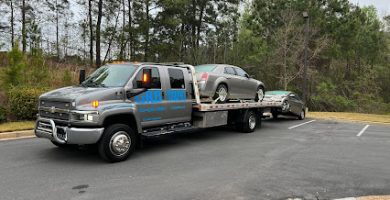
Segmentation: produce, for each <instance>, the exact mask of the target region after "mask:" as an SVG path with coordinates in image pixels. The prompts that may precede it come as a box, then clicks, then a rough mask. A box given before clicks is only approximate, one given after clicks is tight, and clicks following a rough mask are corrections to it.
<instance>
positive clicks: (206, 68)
mask: <svg viewBox="0 0 390 200" xmlns="http://www.w3.org/2000/svg"><path fill="white" fill-rule="evenodd" d="M214 69H215V65H198V66H195V72H212V71H213V70H214Z"/></svg>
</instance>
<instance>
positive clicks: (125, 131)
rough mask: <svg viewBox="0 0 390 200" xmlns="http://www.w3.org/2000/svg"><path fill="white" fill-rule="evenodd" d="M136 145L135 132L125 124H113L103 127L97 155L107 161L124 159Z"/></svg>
mask: <svg viewBox="0 0 390 200" xmlns="http://www.w3.org/2000/svg"><path fill="white" fill-rule="evenodd" d="M135 146H136V135H135V132H134V131H133V130H132V129H131V128H130V127H129V126H128V125H125V124H113V125H110V126H108V127H107V129H105V131H104V134H103V136H102V138H101V140H100V141H99V143H98V150H99V155H100V157H102V158H103V159H104V160H106V161H108V162H120V161H123V160H126V159H127V158H128V157H129V156H130V155H131V154H132V153H133V152H134V151H135Z"/></svg>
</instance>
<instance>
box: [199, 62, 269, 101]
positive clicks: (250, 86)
mask: <svg viewBox="0 0 390 200" xmlns="http://www.w3.org/2000/svg"><path fill="white" fill-rule="evenodd" d="M195 71H196V77H197V80H198V83H199V90H200V95H201V97H207V98H212V99H213V100H214V101H215V102H217V103H224V102H226V101H228V100H248V99H249V100H255V101H262V100H263V98H264V88H265V86H264V84H263V83H262V82H261V81H258V80H256V79H253V78H252V77H251V76H249V75H248V73H246V72H245V71H244V70H243V69H241V68H239V67H236V66H232V65H226V64H205V65H198V66H195Z"/></svg>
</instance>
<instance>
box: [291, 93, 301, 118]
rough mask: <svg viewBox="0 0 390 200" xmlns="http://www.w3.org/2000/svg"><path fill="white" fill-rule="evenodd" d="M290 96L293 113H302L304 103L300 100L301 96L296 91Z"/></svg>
mask: <svg viewBox="0 0 390 200" xmlns="http://www.w3.org/2000/svg"><path fill="white" fill-rule="evenodd" d="M289 97H290V98H289V100H290V101H289V102H290V111H291V112H292V113H293V114H296V115H299V114H300V113H301V109H302V103H301V101H300V100H299V97H298V96H297V95H296V94H294V93H291V94H289Z"/></svg>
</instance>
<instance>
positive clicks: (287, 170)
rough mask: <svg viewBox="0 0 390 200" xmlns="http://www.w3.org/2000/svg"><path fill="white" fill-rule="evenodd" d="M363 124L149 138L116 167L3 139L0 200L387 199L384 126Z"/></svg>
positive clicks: (388, 132)
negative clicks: (381, 197) (358, 197)
mask: <svg viewBox="0 0 390 200" xmlns="http://www.w3.org/2000/svg"><path fill="white" fill-rule="evenodd" d="M301 123H304V124H301ZM366 125H367V124H364V123H347V122H336V121H325V120H315V121H312V119H306V120H305V121H299V120H291V119H279V120H265V121H264V122H263V125H262V128H260V129H258V130H257V131H256V132H254V133H251V134H242V133H237V132H235V131H232V130H230V129H227V128H218V129H209V130H203V131H198V132H191V133H185V134H176V135H169V136H164V137H159V138H153V139H149V140H147V142H146V144H145V147H144V148H143V149H140V150H139V151H138V152H137V153H136V154H134V155H133V156H132V157H131V158H130V159H129V160H127V161H125V162H121V163H115V164H108V163H105V162H103V161H101V160H100V158H99V157H98V155H97V154H96V153H94V152H91V151H88V150H85V149H59V148H56V147H54V146H53V145H52V144H51V143H50V142H49V141H47V140H43V139H36V138H34V139H23V140H14V141H2V142H0V191H1V192H0V199H137V200H138V199H147V200H150V199H158V200H162V199H180V200H182V199H287V198H292V197H299V198H304V199H333V198H343V197H350V196H365V195H388V194H390V168H389V166H390V148H389V146H390V126H386V125H376V124H369V126H366ZM364 128H365V130H364V131H363V132H362V130H363V129H364Z"/></svg>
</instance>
